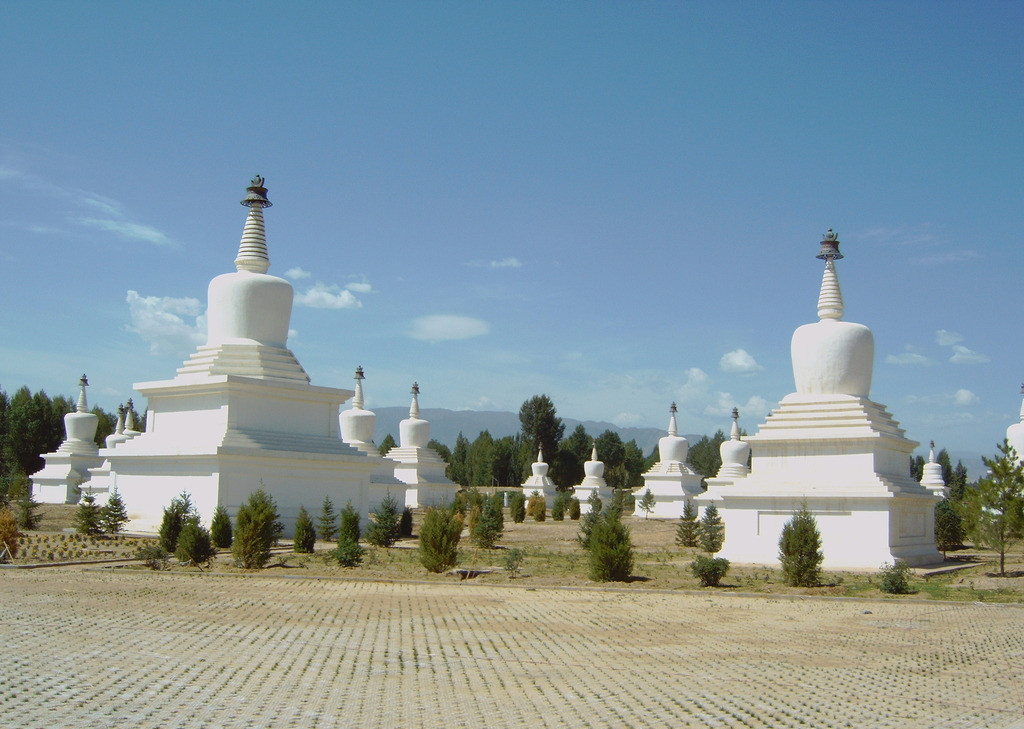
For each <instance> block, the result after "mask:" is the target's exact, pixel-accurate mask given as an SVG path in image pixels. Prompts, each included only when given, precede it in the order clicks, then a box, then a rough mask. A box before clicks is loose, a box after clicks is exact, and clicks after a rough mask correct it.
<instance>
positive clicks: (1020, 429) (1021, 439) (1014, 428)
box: [1006, 385, 1024, 461]
mask: <svg viewBox="0 0 1024 729" xmlns="http://www.w3.org/2000/svg"><path fill="white" fill-rule="evenodd" d="M1020 392H1021V394H1022V395H1024V385H1021V386H1020ZM1006 440H1007V441H1009V443H1010V445H1011V446H1013V449H1014V450H1015V451H1017V457H1018V458H1020V459H1021V460H1022V461H1024V402H1021V406H1020V420H1019V421H1018V422H1016V423H1014V424H1013V425H1011V426H1010V427H1009V428H1007V429H1006Z"/></svg>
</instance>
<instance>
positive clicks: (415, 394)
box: [409, 382, 420, 420]
mask: <svg viewBox="0 0 1024 729" xmlns="http://www.w3.org/2000/svg"><path fill="white" fill-rule="evenodd" d="M411 392H412V405H410V406H409V417H410V418H415V419H416V420H419V417H420V384H419V383H418V382H414V383H412V391H411Z"/></svg>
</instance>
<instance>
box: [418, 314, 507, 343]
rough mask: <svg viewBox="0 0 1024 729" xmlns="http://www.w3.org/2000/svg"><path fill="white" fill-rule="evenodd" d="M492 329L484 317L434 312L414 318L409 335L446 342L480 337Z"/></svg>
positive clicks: (425, 339)
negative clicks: (476, 317) (477, 317)
mask: <svg viewBox="0 0 1024 729" xmlns="http://www.w3.org/2000/svg"><path fill="white" fill-rule="evenodd" d="M490 330H491V326H490V324H488V323H487V322H485V321H483V320H482V319H474V318H473V317H470V316H455V315H452V314H432V315H430V316H421V317H419V318H418V319H414V320H413V322H412V329H411V330H410V331H409V336H410V337H412V338H413V339H420V340H422V341H425V342H444V341H449V340H454V339H472V338H473V337H480V336H483V335H484V334H487V333H488V332H489V331H490Z"/></svg>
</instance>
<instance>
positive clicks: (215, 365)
mask: <svg viewBox="0 0 1024 729" xmlns="http://www.w3.org/2000/svg"><path fill="white" fill-rule="evenodd" d="M242 204H243V205H245V206H247V207H248V208H249V213H248V217H247V219H246V222H245V228H244V231H243V233H242V240H241V242H240V244H239V247H238V255H237V257H236V258H235V267H236V270H235V271H234V272H232V273H226V274H222V275H220V276H217V277H216V278H214V279H213V280H212V281H211V282H210V286H209V291H208V309H207V322H208V327H209V328H208V336H207V341H206V344H203V345H201V346H199V347H198V348H197V349H196V351H195V352H194V353H193V354H192V355H191V356H190V357H189V358H188V360H186V361H185V363H184V364H183V365H182V366H181V367H180V368H179V369H178V372H177V375H176V376H175V377H174V378H173V379H171V380H160V381H155V382H142V383H137V384H136V385H135V389H136V390H137V391H138V392H140V393H141V394H142V395H144V396H145V397H146V398H147V399H148V403H149V410H148V416H147V419H146V431H145V432H144V433H142V434H140V435H137V436H135V437H134V438H131V439H130V440H126V441H124V442H119V443H115V444H114V446H113V447H112V448H107V449H104V450H103V451H102V452H101V455H104V456H105V457H106V461H105V463H104V464H103V466H102V467H101V468H99V469H96V470H95V471H94V478H93V483H92V484H91V485H92V486H93V487H94V488H96V489H97V490H98V491H104V490H106V491H109V489H110V488H112V487H114V486H116V487H117V489H118V491H119V492H120V494H121V496H122V498H123V499H124V502H125V505H126V507H127V509H128V514H129V517H130V519H131V522H130V524H129V525H128V528H129V529H131V530H135V531H154V530H156V529H157V528H158V526H159V524H160V520H161V518H162V514H163V508H164V507H165V506H167V505H168V504H169V503H170V501H171V499H172V498H173V497H175V496H177V495H178V494H179V493H181V492H182V491H186V492H188V493H189V494H190V495H191V497H192V502H193V503H194V504H195V505H196V508H197V509H198V511H199V514H200V516H201V518H202V519H203V520H204V521H206V522H208V521H209V520H210V518H211V517H212V515H213V510H214V508H215V507H216V506H217V505H218V504H223V505H225V506H226V507H227V509H228V511H229V513H231V514H232V515H234V513H235V512H236V511H237V509H238V507H239V505H240V504H242V503H243V502H244V501H245V500H246V499H247V498H248V497H249V495H250V494H251V493H252V492H253V491H255V490H256V489H258V488H260V487H261V486H262V488H263V489H264V490H266V491H267V492H268V493H269V494H270V495H271V496H273V497H274V499H275V500H276V502H277V505H278V510H279V512H280V514H281V517H282V521H283V523H284V525H285V533H286V534H290V533H291V530H292V528H293V525H294V519H295V517H296V516H297V514H298V511H299V507H300V505H304V506H306V507H307V509H308V508H312V507H315V506H316V505H317V504H319V503H320V502H321V501H322V500H323V497H324V496H330V497H331V499H332V500H333V501H334V503H336V504H344V503H346V502H348V501H351V502H352V505H353V506H354V507H355V508H356V509H358V510H360V511H361V512H362V513H363V514H365V513H366V511H367V506H368V505H367V493H368V490H367V487H368V485H369V482H370V479H371V476H372V475H373V473H374V472H375V471H376V470H378V469H379V467H380V465H381V464H382V461H381V459H379V458H378V459H371V458H368V457H367V456H366V454H365V453H363V452H361V451H359V450H358V449H356V448H353V447H352V446H349V445H347V444H345V443H343V442H342V440H341V438H340V437H339V432H338V428H339V422H338V409H339V406H340V405H341V403H344V402H345V401H347V400H348V399H349V398H350V397H351V396H352V391H351V390H342V389H336V388H330V387H317V386H314V385H311V384H310V382H309V377H308V376H307V375H306V372H305V370H303V368H302V366H301V365H300V364H299V363H298V361H297V360H296V359H295V356H294V355H293V354H292V352H291V351H290V350H289V349H288V347H287V337H288V325H289V322H290V319H291V310H292V297H293V291H292V286H291V284H290V283H288V282H287V281H285V280H284V279H282V278H278V277H276V276H271V275H269V274H267V270H268V268H269V266H270V259H269V257H268V255H267V240H266V233H265V228H264V223H263V209H264V208H266V207H270V201H269V200H268V199H267V190H266V188H265V187H264V186H263V179H262V178H261V177H259V176H258V175H257V176H256V177H255V178H254V179H253V181H252V184H251V185H250V187H249V188H248V189H247V195H246V197H245V199H244V200H242ZM128 430H129V429H128V428H126V429H125V432H124V435H128V434H129V433H128Z"/></svg>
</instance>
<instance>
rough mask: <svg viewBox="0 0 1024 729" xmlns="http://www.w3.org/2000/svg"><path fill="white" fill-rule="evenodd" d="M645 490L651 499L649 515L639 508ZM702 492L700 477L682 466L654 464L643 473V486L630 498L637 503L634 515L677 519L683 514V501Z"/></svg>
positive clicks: (680, 464)
mask: <svg viewBox="0 0 1024 729" xmlns="http://www.w3.org/2000/svg"><path fill="white" fill-rule="evenodd" d="M648 490H649V491H650V492H651V495H652V496H653V497H654V507H653V508H652V509H651V510H650V511H649V512H647V511H644V510H643V509H641V508H640V500H641V499H642V498H644V494H646V493H647V491H648ZM702 493H704V489H703V488H701V477H700V474H698V473H696V472H694V471H693V469H691V468H690V467H689V466H687V465H686V464H685V463H680V462H678V461H668V462H661V463H655V464H654V466H653V467H652V468H651V470H649V471H648V472H647V473H645V474H644V485H643V486H641V487H640V488H638V489H636V490H635V491H633V498H634V499H635V501H636V507H635V508H634V509H633V516H636V517H640V518H647V517H654V518H656V519H678V518H679V517H681V516H682V515H683V507H685V506H686V502H687V501H689V500H690V499H692V498H693V497H694V496H699V495H700V494H702Z"/></svg>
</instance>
